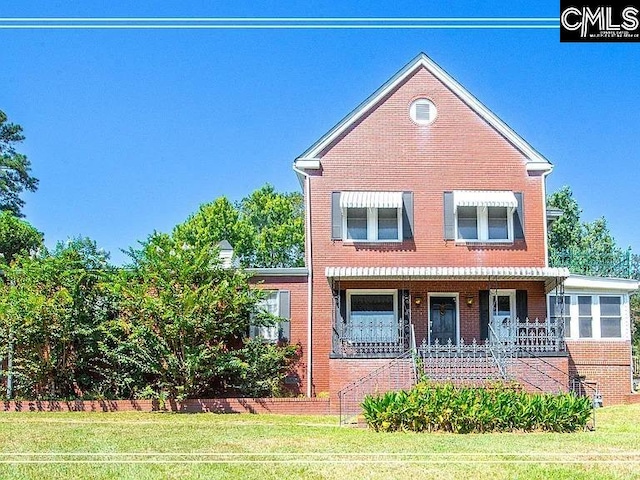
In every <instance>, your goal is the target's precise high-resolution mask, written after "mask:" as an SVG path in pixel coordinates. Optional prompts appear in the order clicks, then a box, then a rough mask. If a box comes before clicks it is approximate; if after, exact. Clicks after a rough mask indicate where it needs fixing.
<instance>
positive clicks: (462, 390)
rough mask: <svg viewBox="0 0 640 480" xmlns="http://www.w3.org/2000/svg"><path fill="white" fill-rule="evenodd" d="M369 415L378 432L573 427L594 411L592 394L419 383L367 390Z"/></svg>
mask: <svg viewBox="0 0 640 480" xmlns="http://www.w3.org/2000/svg"><path fill="white" fill-rule="evenodd" d="M362 408H363V411H364V418H365V420H366V422H367V425H369V427H370V428H373V429H374V430H375V431H377V432H394V431H414V432H435V431H444V432H453V433H480V432H496V431H527V432H530V431H547V432H573V431H576V430H580V429H584V428H585V426H586V424H587V421H588V420H589V417H590V416H591V411H592V405H591V401H590V400H589V399H588V398H583V397H577V396H575V395H574V394H572V393H561V394H550V393H541V394H531V393H527V392H524V391H522V390H521V389H520V388H519V387H518V386H517V385H513V384H494V385H490V386H488V387H457V386H455V385H453V384H431V383H428V382H423V383H419V384H418V385H416V386H415V387H414V388H413V389H411V390H410V391H408V392H406V391H398V392H387V393H385V394H382V395H377V396H371V395H367V396H366V397H365V399H364V401H363V403H362Z"/></svg>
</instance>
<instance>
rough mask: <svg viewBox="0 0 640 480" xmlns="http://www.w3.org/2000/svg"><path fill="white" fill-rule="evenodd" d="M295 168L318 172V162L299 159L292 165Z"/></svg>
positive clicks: (316, 160)
mask: <svg viewBox="0 0 640 480" xmlns="http://www.w3.org/2000/svg"><path fill="white" fill-rule="evenodd" d="M293 165H294V167H295V168H299V169H302V170H320V166H321V165H320V160H318V159H303V158H299V159H297V160H296V161H295V162H294V163H293Z"/></svg>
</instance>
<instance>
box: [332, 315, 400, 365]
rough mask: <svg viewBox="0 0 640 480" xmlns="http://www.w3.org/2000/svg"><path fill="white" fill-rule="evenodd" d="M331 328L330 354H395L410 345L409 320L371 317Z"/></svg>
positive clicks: (364, 355) (351, 355)
mask: <svg viewBox="0 0 640 480" xmlns="http://www.w3.org/2000/svg"><path fill="white" fill-rule="evenodd" d="M341 330H342V332H340V331H338V328H334V331H333V335H334V338H333V353H334V354H336V355H339V356H344V357H397V356H399V355H402V354H403V353H405V352H407V351H409V350H410V348H411V336H410V324H409V321H408V320H407V321H402V320H398V321H397V322H394V323H390V322H388V321H386V320H371V321H368V322H366V324H363V323H354V324H352V323H350V324H346V325H343V326H342V329H341Z"/></svg>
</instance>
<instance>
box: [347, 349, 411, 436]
mask: <svg viewBox="0 0 640 480" xmlns="http://www.w3.org/2000/svg"><path fill="white" fill-rule="evenodd" d="M416 381H417V379H416V364H415V357H414V354H413V352H412V351H406V352H405V353H403V354H402V355H400V356H398V357H397V358H394V359H393V360H391V361H389V363H386V364H385V365H383V366H381V367H379V368H377V369H375V370H373V371H372V372H371V373H369V374H367V375H365V376H364V377H362V378H359V379H358V380H356V381H355V382H353V383H350V384H349V385H347V386H346V387H344V388H343V389H342V390H340V391H339V392H338V400H339V404H340V423H341V424H345V423H357V421H358V419H357V417H358V415H359V414H360V413H361V411H362V407H361V404H362V400H363V399H364V397H365V396H366V395H371V394H376V393H384V392H389V391H397V390H408V389H410V388H411V387H413V386H414V385H415V384H416Z"/></svg>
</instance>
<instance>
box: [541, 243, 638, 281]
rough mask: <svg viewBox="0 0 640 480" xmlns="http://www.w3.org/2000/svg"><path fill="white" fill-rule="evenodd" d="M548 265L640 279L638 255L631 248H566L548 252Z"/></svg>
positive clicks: (602, 274) (579, 271)
mask: <svg viewBox="0 0 640 480" xmlns="http://www.w3.org/2000/svg"><path fill="white" fill-rule="evenodd" d="M549 265H550V266H552V267H567V268H568V269H569V270H570V271H571V273H579V274H583V275H595V276H599V277H618V278H638V279H640V255H638V254H634V253H632V251H631V249H630V248H629V249H627V250H618V249H613V250H611V251H603V252H595V253H594V252H592V251H587V252H585V251H583V250H581V249H576V248H573V249H568V250H563V251H551V252H549Z"/></svg>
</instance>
